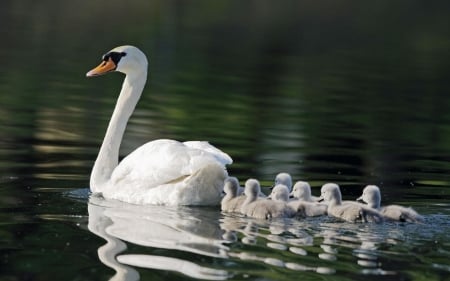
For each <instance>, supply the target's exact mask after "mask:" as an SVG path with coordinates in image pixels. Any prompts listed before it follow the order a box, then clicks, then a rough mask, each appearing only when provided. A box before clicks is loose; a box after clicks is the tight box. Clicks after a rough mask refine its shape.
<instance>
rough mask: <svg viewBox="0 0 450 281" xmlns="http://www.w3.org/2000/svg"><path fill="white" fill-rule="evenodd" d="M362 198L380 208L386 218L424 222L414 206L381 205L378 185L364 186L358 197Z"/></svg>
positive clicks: (373, 206) (375, 207)
mask: <svg viewBox="0 0 450 281" xmlns="http://www.w3.org/2000/svg"><path fill="white" fill-rule="evenodd" d="M357 200H362V201H364V202H365V203H367V205H368V206H369V207H370V208H373V209H376V210H378V211H379V212H380V213H381V214H382V215H383V217H384V218H386V219H388V220H392V221H400V222H419V223H422V222H423V221H424V220H423V217H422V216H421V215H419V214H418V213H417V212H416V211H414V210H413V209H412V208H406V207H403V206H399V205H388V206H383V207H381V206H380V205H381V193H380V189H379V188H378V186H376V185H368V186H366V187H365V188H364V190H363V194H362V195H361V196H360V197H359V198H358V199H357Z"/></svg>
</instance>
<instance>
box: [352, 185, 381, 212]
mask: <svg viewBox="0 0 450 281" xmlns="http://www.w3.org/2000/svg"><path fill="white" fill-rule="evenodd" d="M357 200H362V201H364V202H366V203H367V204H368V205H369V206H370V207H372V208H376V209H378V208H380V204H381V193H380V189H379V188H378V186H376V185H368V186H366V187H365V188H364V190H363V194H362V195H361V197H359V198H358V199H357Z"/></svg>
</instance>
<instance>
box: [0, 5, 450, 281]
mask: <svg viewBox="0 0 450 281" xmlns="http://www.w3.org/2000/svg"><path fill="white" fill-rule="evenodd" d="M449 10H450V5H449V2H447V1H433V2H429V1H374V2H373V3H362V2H360V1H340V2H336V1H284V2H283V3H279V2H276V1H195V2H194V1H192V2H191V1H126V2H123V1H115V0H109V1H103V0H100V1H84V0H82V1H70V2H69V1H49V0H47V1H45V0H44V1H8V0H6V1H2V6H1V9H0V40H1V41H0V43H1V44H0V62H1V64H0V66H1V67H0V210H1V212H0V218H1V219H0V280H110V279H111V278H113V276H115V277H114V278H116V279H113V280H137V279H141V280H191V279H192V280H195V279H218V280H222V279H228V280H295V279H302V280H448V278H449V277H448V276H449V274H450V265H449V260H450V244H449V242H448V241H449V240H450V237H449V233H450V220H449V216H450V201H449V199H448V198H450V197H449V195H450V176H449V174H450V173H449V172H450V110H449V109H450V95H449V93H450V85H449V80H448V76H449V73H450V52H449V50H450V37H449V35H448V34H450V33H449V26H450V19H449V17H448V11H449ZM123 44H133V45H136V46H138V47H140V48H141V49H142V50H143V51H144V52H145V53H146V54H147V55H148V57H149V60H150V67H149V70H150V79H149V84H148V85H147V87H146V89H145V91H144V94H143V96H142V99H141V101H140V103H139V104H138V106H137V109H136V111H135V113H134V115H133V117H132V119H131V120H130V123H129V124H128V127H127V132H126V135H125V138H124V140H123V143H122V148H121V149H122V150H121V151H122V153H121V154H122V155H126V154H127V153H129V152H130V151H132V150H133V149H134V148H136V147H137V146H139V145H141V144H143V143H145V142H146V141H148V140H151V139H157V138H173V139H177V140H181V141H184V140H208V141H210V142H211V143H212V144H214V145H216V146H217V147H219V148H221V149H222V150H224V151H226V152H227V153H229V154H230V155H231V156H232V158H233V159H234V163H233V165H231V166H230V167H229V169H228V170H229V174H231V175H233V176H236V177H238V178H239V179H240V181H241V182H244V181H245V180H246V179H247V178H249V177H254V178H258V179H259V180H260V181H261V182H262V183H263V186H265V187H267V186H269V185H270V184H271V183H272V181H273V179H274V177H275V175H276V174H277V173H278V172H281V171H285V172H289V173H291V175H292V176H293V178H294V180H300V179H302V180H308V181H309V182H310V183H311V185H312V187H313V193H314V194H315V195H318V192H319V190H320V186H321V185H322V184H324V183H326V182H336V183H338V184H340V185H341V189H342V191H343V194H344V199H354V198H356V197H358V196H359V195H360V192H361V190H362V188H363V187H364V186H365V185H366V184H369V183H370V184H377V185H379V186H380V187H381V189H382V192H383V202H384V203H386V204H388V203H398V204H403V205H407V206H413V207H414V208H415V209H416V210H417V211H419V212H420V213H422V214H423V215H424V216H425V221H426V223H425V224H424V225H415V224H394V223H386V224H383V225H361V224H356V225H355V224H348V223H342V222H336V221H334V220H332V219H329V218H318V219H308V220H305V221H299V220H276V221H271V222H265V221H263V222H261V221H255V220H251V219H247V218H242V217H239V216H231V215H224V214H221V213H220V212H219V211H218V210H217V208H181V209H173V208H163V207H154V206H132V205H127V204H121V203H118V202H108V201H105V200H101V199H99V198H89V196H88V185H89V175H90V170H91V167H92V165H93V162H94V160H95V157H96V154H97V152H98V148H99V146H100V144H101V141H102V139H103V134H104V132H105V129H106V126H107V122H108V120H109V118H110V114H111V112H112V109H113V106H114V103H115V99H116V98H117V94H118V92H119V88H120V85H121V82H122V79H123V76H121V75H119V74H110V75H107V76H104V77H100V78H96V79H86V78H85V73H86V72H87V71H88V70H89V69H91V68H92V67H93V66H95V65H96V64H97V63H98V62H99V60H100V58H101V55H102V54H103V53H105V52H106V51H108V50H109V49H111V48H113V47H115V46H117V45H123ZM265 191H266V192H267V189H266V190H265Z"/></svg>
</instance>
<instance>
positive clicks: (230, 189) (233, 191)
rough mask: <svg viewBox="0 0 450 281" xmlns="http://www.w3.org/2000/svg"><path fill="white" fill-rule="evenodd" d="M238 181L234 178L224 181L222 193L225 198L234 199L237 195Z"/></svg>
mask: <svg viewBox="0 0 450 281" xmlns="http://www.w3.org/2000/svg"><path fill="white" fill-rule="evenodd" d="M238 188H239V181H238V179H237V178H235V177H228V178H226V179H225V183H224V186H223V191H224V192H225V194H226V195H227V196H230V197H236V196H237V195H238V194H237V193H238Z"/></svg>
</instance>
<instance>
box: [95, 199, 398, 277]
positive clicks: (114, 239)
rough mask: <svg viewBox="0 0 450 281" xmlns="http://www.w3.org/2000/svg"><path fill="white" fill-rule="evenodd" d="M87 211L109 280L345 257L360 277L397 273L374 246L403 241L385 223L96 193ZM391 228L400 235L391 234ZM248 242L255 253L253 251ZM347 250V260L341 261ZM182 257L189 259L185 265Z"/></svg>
mask: <svg viewBox="0 0 450 281" xmlns="http://www.w3.org/2000/svg"><path fill="white" fill-rule="evenodd" d="M88 211H89V223H88V228H89V230H90V231H91V232H93V233H95V234H96V235H98V236H100V237H102V238H103V239H105V240H106V244H104V245H102V246H101V247H100V248H99V249H98V255H99V258H100V260H101V262H102V263H104V264H105V265H106V266H108V267H110V268H112V269H114V270H115V272H116V273H115V275H114V276H113V277H112V278H111V280H139V279H140V275H139V273H138V271H137V269H136V268H150V269H157V270H164V271H174V272H179V273H181V274H184V275H186V276H188V277H191V278H197V279H204V280H225V279H228V278H230V277H233V276H236V275H238V276H239V275H242V276H248V275H249V274H250V275H251V274H255V275H258V276H260V277H261V276H263V277H270V276H269V275H270V272H271V270H268V271H267V272H266V271H260V270H256V271H252V269H251V268H230V267H229V265H230V263H228V262H225V260H234V261H237V260H242V261H244V262H245V261H253V262H256V263H259V264H266V265H267V266H269V267H281V268H285V269H289V270H292V271H297V272H298V271H304V272H312V273H318V274H335V273H336V269H337V268H335V266H337V265H338V264H339V263H338V260H340V259H341V258H344V259H348V258H351V259H354V262H355V263H356V264H357V265H358V266H359V267H360V269H361V270H362V271H361V272H363V273H364V274H370V275H387V274H389V275H395V274H398V273H397V272H393V271H386V270H383V263H382V262H380V259H383V257H382V256H383V255H381V256H380V254H381V253H383V252H382V251H381V252H380V250H379V249H378V248H379V245H385V246H389V245H391V244H392V245H394V244H396V242H397V241H402V238H401V237H399V238H396V237H397V236H398V235H400V236H401V233H402V230H401V229H398V228H393V226H392V225H386V226H383V225H377V224H352V223H345V222H338V221H335V220H333V219H331V218H328V217H322V218H315V219H310V220H309V219H305V220H296V219H273V220H257V219H252V218H246V217H242V216H240V215H229V214H222V213H220V211H218V210H216V209H212V208H211V209H210V208H200V207H198V208H187V207H186V208H180V207H178V208H176V207H173V208H171V207H164V206H153V205H133V204H129V203H123V202H120V201H113V200H106V199H104V198H102V197H96V196H91V198H90V199H89V204H88ZM395 231H399V233H400V234H397V235H396V234H395ZM127 243H130V244H134V245H138V246H143V247H148V249H147V250H148V251H150V250H151V249H152V248H155V249H159V250H157V251H155V252H158V253H159V254H158V255H152V254H133V253H128V252H125V251H126V250H127ZM386 243H387V244H386ZM227 245H239V247H228V246H227ZM255 245H256V246H257V247H258V249H259V250H258V251H254V249H255ZM230 248H231V249H230ZM160 249H166V250H176V251H180V252H179V254H178V256H177V257H173V253H176V252H170V255H168V256H171V257H168V256H164V255H161V250H160ZM348 249H350V250H351V254H350V256H347V255H348V254H349V251H348ZM148 251H147V252H148ZM183 253H193V254H195V255H198V256H199V260H198V262H196V261H195V260H192V255H184V254H183ZM277 253H278V255H277ZM183 256H189V257H190V260H189V261H188V260H186V259H184V258H183ZM205 257H211V258H212V259H216V258H217V259H218V260H215V262H214V267H215V268H214V267H211V265H208V264H207V261H204V258H205ZM274 257H277V258H274ZM278 257H279V258H280V259H278ZM210 264H211V263H210ZM266 275H267V276H266Z"/></svg>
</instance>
